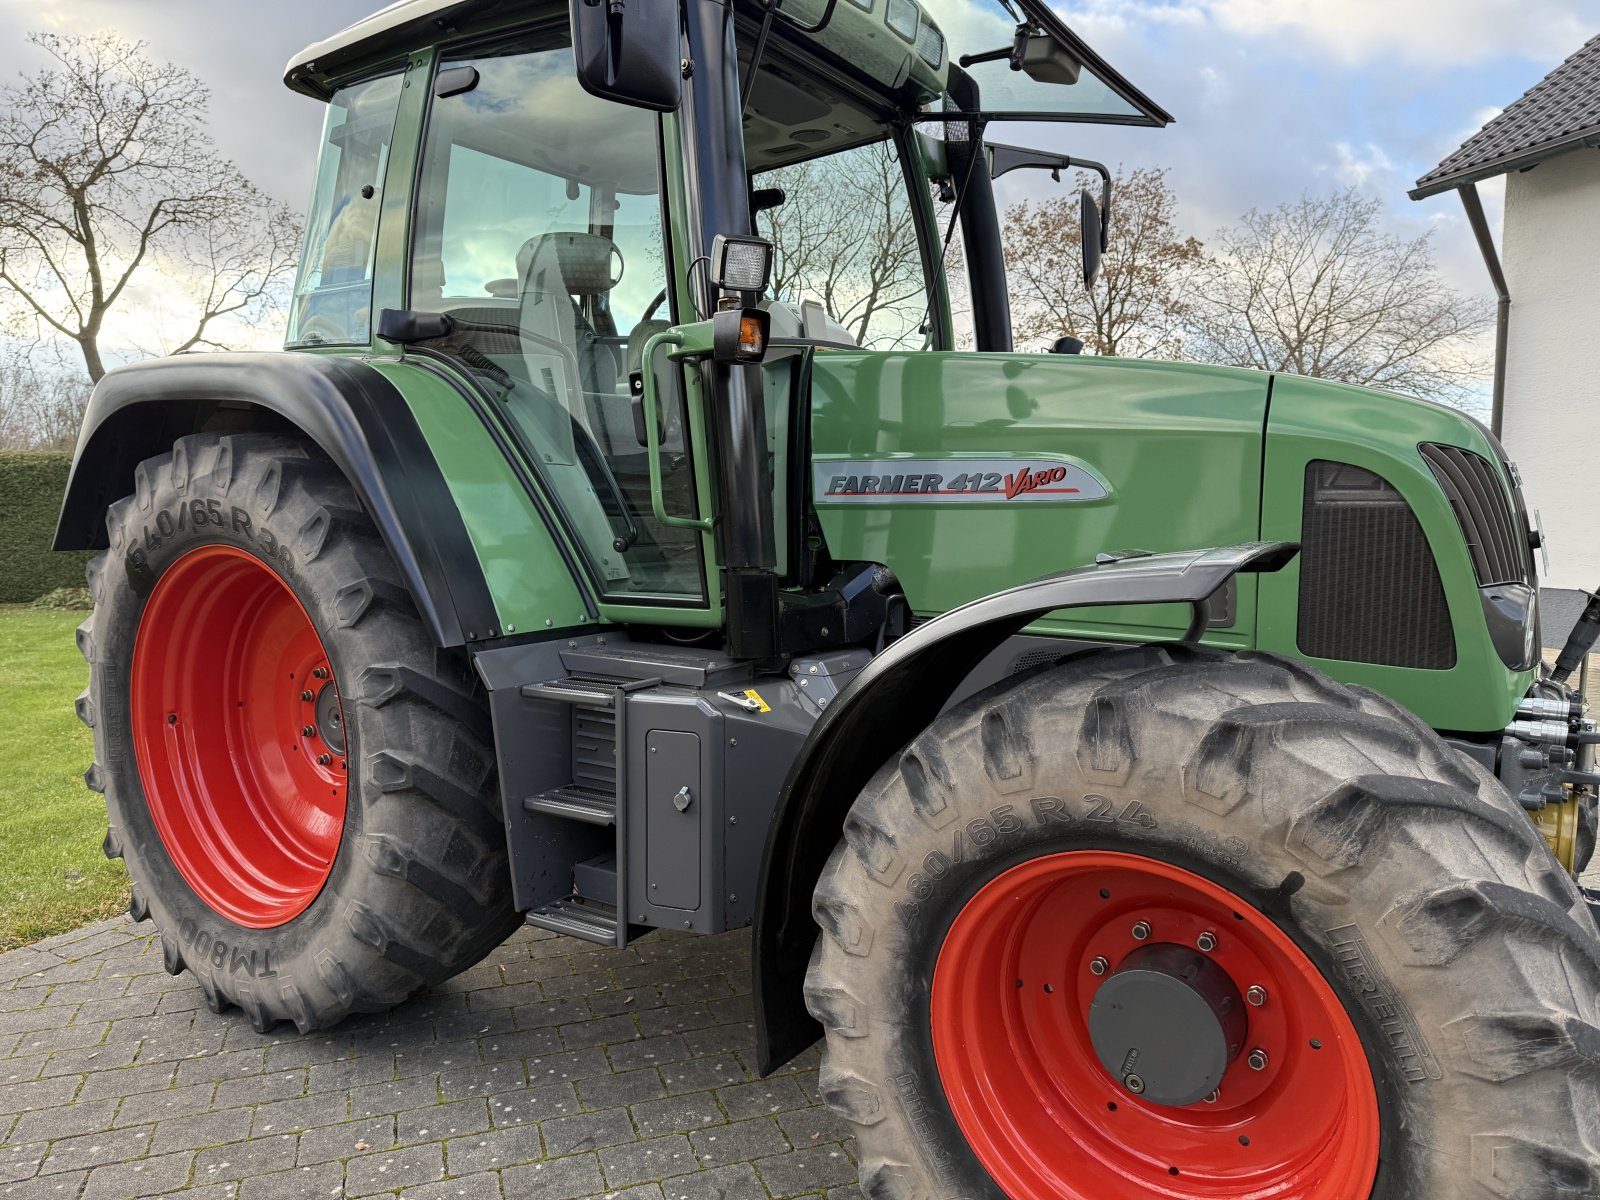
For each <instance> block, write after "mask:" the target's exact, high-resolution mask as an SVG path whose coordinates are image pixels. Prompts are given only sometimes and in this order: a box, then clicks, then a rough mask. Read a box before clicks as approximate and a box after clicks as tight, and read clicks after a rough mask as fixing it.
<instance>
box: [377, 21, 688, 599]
mask: <svg viewBox="0 0 1600 1200" xmlns="http://www.w3.org/2000/svg"><path fill="white" fill-rule="evenodd" d="M430 105H431V107H430V112H429V116H428V121H427V127H426V133H425V135H424V138H423V145H422V149H421V156H420V161H419V165H418V175H417V179H418V183H417V194H416V202H415V206H414V217H413V229H412V233H411V257H410V278H409V286H410V300H409V306H410V308H412V309H413V310H421V311H429V312H439V313H444V314H447V315H448V316H449V317H450V319H451V324H452V332H451V333H450V334H449V335H448V336H446V337H443V338H440V339H437V340H435V341H433V342H431V343H429V344H428V349H429V350H430V351H431V352H432V353H433V354H434V355H438V356H442V357H443V358H445V359H447V360H448V361H449V364H450V365H451V367H453V368H454V369H455V370H457V371H459V372H461V373H463V374H466V375H468V376H470V377H471V379H472V380H473V381H474V383H475V384H476V385H477V387H478V388H479V389H480V390H481V391H482V392H483V393H485V394H486V395H487V397H488V398H489V406H490V409H491V411H492V413H493V416H494V418H495V420H496V421H497V422H498V423H499V424H500V425H501V426H502V428H503V429H504V431H505V433H506V435H507V437H508V439H509V441H510V442H511V444H512V445H513V447H514V450H515V452H516V453H517V454H519V455H520V456H521V457H522V458H523V460H524V461H525V462H526V464H527V465H528V466H529V467H530V468H531V471H532V473H533V475H534V476H535V477H536V479H537V482H538V484H539V486H540V488H541V490H542V491H543V492H544V493H545V498H546V499H547V500H548V501H549V502H550V503H551V505H552V506H553V508H554V509H555V510H556V511H557V512H558V513H559V515H560V518H561V524H562V527H563V532H564V534H565V536H566V538H567V539H568V541H569V543H570V544H571V546H572V547H573V548H574V549H575V551H576V558H577V560H578V561H579V562H580V563H581V566H582V569H583V570H584V572H585V573H586V574H587V576H588V580H589V582H590V584H591V585H592V587H593V591H594V594H595V596H596V598H597V601H598V606H599V609H600V616H601V617H602V619H610V620H626V619H640V618H641V617H642V618H643V619H648V620H651V621H654V622H657V623H663V624H672V623H677V624H707V625H709V624H715V623H716V622H717V620H718V614H717V613H716V611H715V605H714V604H713V602H712V596H713V594H714V593H713V592H712V590H711V589H710V588H709V587H708V577H707V551H708V548H709V543H708V539H707V538H706V537H705V536H704V533H703V531H701V530H698V529H694V528H684V527H681V526H680V525H678V524H670V525H669V524H665V523H663V522H661V521H659V520H657V518H656V516H655V515H654V512H653V507H652V503H651V495H650V479H649V470H648V466H649V464H648V461H647V453H646V446H645V442H644V437H643V432H644V431H643V429H642V427H641V425H640V421H639V413H638V405H637V403H636V399H635V389H636V376H637V373H638V372H639V371H640V370H641V369H642V366H643V364H642V354H643V349H644V344H645V342H646V341H647V340H648V339H649V337H650V336H651V335H652V334H653V333H656V332H659V331H660V330H662V329H666V328H668V327H670V325H671V324H672V323H673V322H674V320H675V319H676V306H677V300H678V298H677V296H675V295H674V294H673V292H674V288H673V287H671V286H669V282H668V281H669V280H673V279H676V278H677V277H678V274H679V272H677V271H676V270H675V269H674V246H673V238H672V236H671V231H670V226H669V222H668V221H667V219H666V212H667V206H666V203H665V182H664V180H663V175H662V162H663V152H662V144H663V138H664V137H665V136H667V133H668V131H667V130H666V129H665V127H664V125H665V123H670V122H671V121H673V120H674V119H675V118H674V117H672V116H671V115H667V116H661V115H658V114H656V113H653V112H649V111H646V110H644V109H640V108H634V107H629V106H626V105H622V104H618V103H614V102H612V101H608V100H604V99H600V98H598V97H595V96H592V95H590V94H589V93H588V92H586V91H585V90H584V89H583V88H582V87H581V86H580V84H579V83H578V81H577V79H576V78H575V77H574V75H573V70H572V51H571V48H570V41H569V36H568V34H567V31H566V28H565V25H564V23H562V24H561V25H559V26H552V27H549V28H547V29H544V30H535V31H532V32H523V33H519V34H518V35H516V36H514V37H510V38H505V39H502V40H499V41H496V42H491V43H488V44H484V43H482V42H479V43H477V44H474V45H469V46H463V47H461V48H459V49H454V50H453V49H451V48H449V47H446V48H445V49H443V50H442V51H441V52H440V54H439V56H438V61H437V63H436V66H435V70H434V75H433V87H432V96H431V99H430ZM669 384H670V385H669V386H667V387H665V388H664V390H663V394H662V399H663V407H664V411H665V415H664V422H663V423H664V426H665V428H664V433H663V453H662V455H661V463H662V476H663V477H662V484H663V490H664V491H665V492H666V494H667V497H668V504H669V507H670V508H672V510H673V511H674V512H677V513H682V514H689V515H694V514H697V513H698V512H699V510H700V505H701V497H700V495H699V492H698V490H697V488H696V486H695V454H694V443H695V438H694V437H693V436H692V435H691V431H690V428H689V425H688V423H687V422H686V420H685V416H684V397H683V392H682V386H681V374H679V373H673V374H672V378H671V380H670V381H669Z"/></svg>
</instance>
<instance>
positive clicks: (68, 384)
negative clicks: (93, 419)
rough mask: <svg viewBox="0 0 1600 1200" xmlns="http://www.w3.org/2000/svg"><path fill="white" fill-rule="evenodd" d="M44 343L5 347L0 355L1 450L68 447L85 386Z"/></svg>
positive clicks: (85, 398)
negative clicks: (53, 356) (41, 344)
mask: <svg viewBox="0 0 1600 1200" xmlns="http://www.w3.org/2000/svg"><path fill="white" fill-rule="evenodd" d="M48 351H49V348H48V347H41V346H35V347H32V348H28V347H22V346H10V345H7V346H5V347H4V355H3V356H0V450H70V449H71V448H72V445H73V443H74V442H75V441H76V440H77V437H78V427H79V425H80V424H82V422H83V410H84V406H85V405H87V404H88V402H89V384H88V381H87V380H85V379H84V377H83V375H82V373H81V372H79V371H77V370H75V369H74V368H73V367H72V366H71V365H70V364H63V363H61V362H60V361H59V360H54V359H53V358H52V356H51V355H50V354H49V352H48Z"/></svg>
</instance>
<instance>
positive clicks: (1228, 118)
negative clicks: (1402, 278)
mask: <svg viewBox="0 0 1600 1200" xmlns="http://www.w3.org/2000/svg"><path fill="white" fill-rule="evenodd" d="M379 2H380V0H272V2H271V3H266V4H262V3H257V2H255V0H0V30H4V31H5V33H4V35H0V76H3V77H6V78H14V77H15V74H16V72H17V71H18V70H21V69H26V68H30V67H32V66H33V65H35V62H36V60H35V59H34V58H32V57H31V55H32V52H31V51H30V49H29V48H28V47H27V46H26V44H25V43H24V41H23V38H22V36H21V35H22V34H23V33H25V32H27V31H30V30H47V29H48V30H58V31H61V32H88V31H96V30H105V29H114V30H117V31H119V32H121V33H123V34H125V35H126V36H128V37H132V38H139V39H143V40H145V41H147V42H148V43H149V45H150V51H151V53H152V55H153V56H157V57H162V58H169V59H171V60H173V61H175V62H177V63H180V64H182V65H184V66H187V67H189V68H190V69H192V70H194V71H195V72H196V73H197V74H199V75H200V76H201V77H202V78H203V79H204V80H206V81H207V82H208V83H209V84H210V86H211V89H212V94H213V100H212V127H213V130H214V132H215V135H216V139H217V142H218V143H219V145H220V146H221V147H222V148H223V150H224V151H225V152H226V153H228V154H229V155H231V156H232V157H233V158H234V159H235V160H236V161H237V162H238V163H239V165H240V166H241V167H242V168H243V169H244V171H245V172H246V174H248V175H249V176H250V177H251V178H253V179H254V180H256V181H257V182H258V183H260V184H262V185H263V186H265V187H266V188H268V189H269V190H271V191H274V192H276V193H277V194H278V195H280V196H281V197H282V198H284V199H286V200H288V201H290V202H292V203H294V204H295V205H296V206H297V207H303V206H304V204H305V202H306V199H307V197H308V195H309V192H310V171H311V166H312V162H313V159H314V156H315V142H316V138H317V132H318V129H319V125H320V106H319V105H317V104H316V103H315V102H313V101H311V100H307V99H305V98H303V97H300V96H296V95H293V94H291V93H290V92H288V91H287V90H285V89H284V88H283V87H282V85H281V84H280V82H279V78H280V75H281V72H282V69H283V66H284V64H285V63H286V62H287V60H288V59H289V58H290V56H291V55H292V54H294V53H295V51H297V50H299V49H300V48H301V47H302V46H303V45H305V44H306V43H308V42H310V41H312V40H315V39H317V38H320V37H323V36H325V35H326V34H328V33H330V32H332V31H333V30H335V29H337V28H340V27H342V26H344V25H347V24H349V23H350V22H351V21H354V20H356V19H358V18H360V17H362V16H365V15H367V13H369V12H370V11H372V10H373V9H375V8H376V7H378V6H379ZM1056 7H1057V8H1058V10H1059V11H1060V12H1061V13H1062V14H1063V15H1064V16H1065V17H1066V18H1067V20H1068V21H1069V22H1070V23H1071V24H1072V25H1073V26H1074V28H1076V29H1077V30H1078V31H1079V32H1080V33H1081V34H1083V35H1084V36H1085V38H1086V39H1087V40H1088V41H1089V42H1090V43H1091V44H1092V45H1094V46H1095V47H1096V48H1097V49H1099V50H1100V51H1101V53H1102V54H1103V55H1104V56H1105V57H1106V58H1107V59H1108V60H1109V61H1111V62H1112V63H1113V64H1115V65H1116V66H1118V67H1119V68H1121V69H1122V71H1123V72H1124V73H1125V74H1126V75H1127V76H1128V77H1129V78H1130V79H1132V80H1133V81H1134V82H1135V83H1137V84H1139V85H1140V86H1141V87H1143V88H1144V89H1145V90H1146V91H1147V92H1148V93H1149V94H1150V95H1151V96H1152V97H1153V98H1154V99H1155V100H1156V101H1157V102H1158V103H1160V104H1161V105H1163V106H1164V107H1165V108H1166V109H1167V110H1168V111H1170V112H1171V113H1172V114H1173V115H1174V117H1175V118H1176V122H1175V124H1173V125H1172V126H1170V127H1169V128H1167V129H1164V130H1141V129H1117V128H1102V129H1096V128H1090V127H1068V128H1065V129H1062V130H1058V131H1054V132H1052V134H1051V135H1050V140H1051V142H1052V143H1054V144H1055V145H1057V146H1058V147H1059V148H1062V149H1066V150H1068V151H1069V152H1073V153H1082V154H1084V155H1085V156H1087V157H1090V158H1099V159H1103V160H1104V161H1106V162H1109V163H1125V164H1128V165H1130V166H1132V165H1140V166H1143V165H1157V166H1165V167H1168V168H1170V170H1171V179H1172V182H1173V183H1174V185H1175V187H1176V189H1177V191H1178V194H1179V197H1180V202H1181V207H1182V219H1183V222H1184V224H1185V225H1186V226H1187V227H1188V229H1189V231H1190V232H1192V233H1194V234H1196V235H1198V236H1200V237H1202V238H1204V237H1205V236H1206V235H1207V234H1208V233H1210V232H1211V231H1212V230H1214V229H1215V228H1217V226H1219V225H1220V224H1223V223H1226V222H1229V221H1231V220H1233V219H1235V218H1237V217H1238V216H1239V214H1241V213H1242V212H1244V211H1245V210H1246V209H1248V208H1250V207H1252V206H1271V205H1273V204H1276V203H1278V202H1280V201H1283V200H1289V199H1293V198H1294V197H1296V196H1297V195H1299V194H1300V193H1301V192H1302V191H1306V190H1312V191H1329V190H1333V189H1336V188H1339V187H1342V186H1344V185H1346V184H1354V185H1356V186H1358V187H1360V188H1362V189H1364V190H1366V191H1368V192H1370V193H1371V194H1372V195H1375V196H1378V197H1380V198H1381V199H1382V200H1383V201H1384V202H1385V204H1386V206H1387V213H1388V218H1389V221H1390V224H1391V226H1392V228H1393V229H1394V230H1395V232H1397V233H1402V234H1414V233H1417V232H1421V231H1424V230H1427V229H1430V228H1431V229H1433V230H1435V238H1436V240H1437V244H1438V249H1439V254H1440V259H1441V262H1442V264H1443V265H1444V267H1445V270H1446V271H1447V273H1448V275H1449V277H1450V278H1451V279H1452V281H1453V282H1454V283H1455V284H1456V285H1457V286H1459V287H1461V288H1463V289H1470V290H1472V291H1475V292H1478V293H1482V294H1487V293H1488V286H1487V281H1486V277H1485V275H1484V271H1483V267H1482V263H1481V260H1480V259H1479V258H1478V256H1477V250H1476V248H1475V246H1474V245H1473V243H1472V240H1471V235H1470V233H1469V231H1468V230H1467V228H1466V225H1465V222H1464V220H1463V219H1462V216H1461V211H1460V205H1459V203H1458V202H1457V201H1456V200H1455V199H1454V197H1452V196H1441V197H1437V198H1435V199H1432V200H1429V201H1424V202H1422V203H1420V204H1415V203H1412V202H1411V201H1410V200H1408V199H1406V196H1405V189H1406V188H1407V187H1408V186H1410V185H1411V184H1412V182H1413V181H1414V180H1415V179H1416V178H1417V177H1418V176H1419V175H1421V174H1422V173H1423V172H1424V171H1426V170H1428V169H1429V168H1431V167H1432V166H1433V165H1434V164H1435V163H1437V162H1438V161H1439V159H1440V158H1442V157H1443V156H1444V155H1445V154H1446V153H1448V152H1449V151H1450V150H1452V149H1454V148H1455V146H1456V145H1458V144H1459V143H1460V142H1461V140H1462V139H1463V138H1465V137H1466V136H1467V135H1469V134H1470V133H1472V132H1473V131H1474V130H1476V129H1477V128H1478V127H1479V126H1480V125H1481V124H1482V123H1483V122H1484V121H1485V120H1487V119H1488V118H1489V117H1490V116H1492V115H1494V113H1495V112H1496V111H1498V109H1500V108H1501V107H1504V106H1505V105H1506V104H1508V103H1510V102H1511V101H1512V100H1514V99H1516V98H1517V97H1518V96H1519V95H1521V94H1522V92H1523V91H1524V90H1526V89H1527V88H1528V87H1529V86H1531V85H1532V84H1533V83H1535V82H1536V81H1537V80H1539V79H1540V78H1541V77H1542V76H1543V75H1544V74H1545V73H1546V72H1547V71H1548V70H1549V69H1550V68H1551V67H1552V66H1554V65H1555V64H1556V63H1557V62H1559V61H1560V60H1561V59H1562V58H1564V57H1565V56H1566V55H1568V54H1570V53H1571V52H1572V51H1574V50H1576V49H1577V48H1578V47H1579V46H1580V45H1582V44H1583V42H1584V41H1585V40H1586V39H1588V38H1589V37H1592V36H1593V35H1594V34H1595V33H1596V32H1600V0H1056ZM958 49H959V48H958ZM1023 178H1026V185H1027V186H1034V187H1038V186H1041V182H1040V181H1041V180H1042V178H1043V177H1042V176H1039V175H1037V174H1036V173H1028V177H1024V176H1021V175H1018V176H1013V177H1012V178H1011V179H1009V180H1006V181H1003V182H1004V183H1005V184H1007V185H1008V190H1010V189H1011V188H1014V187H1016V186H1019V185H1020V184H1019V183H1014V182H1013V181H1020V180H1022V179H1023ZM1499 193H1500V189H1499V187H1498V186H1490V187H1488V188H1486V189H1485V200H1486V202H1487V203H1488V206H1489V209H1490V218H1491V221H1492V222H1493V223H1494V225H1495V228H1496V229H1498V226H1499V211H1500V194H1499ZM1012 194H1013V195H1014V194H1015V193H1014V192H1012Z"/></svg>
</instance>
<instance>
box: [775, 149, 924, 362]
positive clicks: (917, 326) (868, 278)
mask: <svg viewBox="0 0 1600 1200" xmlns="http://www.w3.org/2000/svg"><path fill="white" fill-rule="evenodd" d="M757 182H758V183H759V184H760V185H761V186H763V187H781V188H782V189H783V190H784V193H785V196H786V199H785V200H784V202H783V204H781V205H779V206H778V207H777V208H775V209H772V210H770V211H769V212H767V213H766V214H764V216H763V224H764V225H765V226H766V228H767V231H768V236H770V237H771V239H772V243H773V245H774V247H775V249H776V255H775V262H774V265H773V281H772V287H773V294H774V295H776V296H778V297H779V298H780V299H783V300H785V301H791V300H797V299H813V300H818V301H820V302H821V303H822V305H823V307H825V308H826V309H827V310H828V314H829V315H830V316H832V317H833V319H834V320H836V321H838V322H839V324H841V325H843V326H844V327H845V328H846V329H848V330H849V331H850V334H851V336H852V337H854V338H855V340H856V341H857V342H859V343H860V344H861V345H863V346H868V345H873V346H879V347H890V346H901V345H905V344H907V343H908V342H911V341H912V340H913V339H915V338H917V337H918V336H920V334H921V329H922V318H923V314H924V313H925V312H926V311H927V303H928V295H927V290H926V286H925V284H924V281H923V273H922V257H921V253H920V251H919V248H918V246H917V228H916V222H915V220H913V218H912V213H911V196H910V193H909V192H908V191H907V190H906V181H905V176H904V174H903V173H902V172H901V170H900V161H899V159H898V158H897V157H896V155H895V151H894V146H893V143H890V142H877V143H874V144H872V145H868V146H857V147H855V148H853V149H849V150H843V151H840V152H839V153H837V154H831V155H828V156H826V157H823V158H814V159H811V160H809V161H807V162H803V163H798V164H796V165H794V166H789V167H780V168H778V169H776V170H773V171H769V172H767V173H766V174H764V175H762V176H760V177H759V178H758V180H757Z"/></svg>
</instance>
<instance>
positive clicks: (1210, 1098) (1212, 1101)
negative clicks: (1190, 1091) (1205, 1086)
mask: <svg viewBox="0 0 1600 1200" xmlns="http://www.w3.org/2000/svg"><path fill="white" fill-rule="evenodd" d="M1216 1102H1217V1092H1216V1089H1215V1088H1213V1089H1212V1091H1211V1094H1210V1095H1209V1096H1207V1097H1206V1103H1207V1104H1215V1103H1216Z"/></svg>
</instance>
